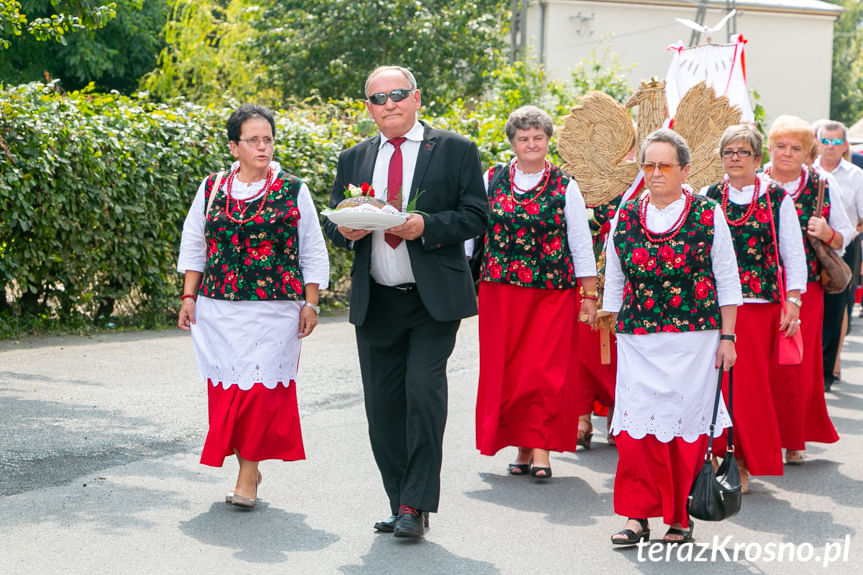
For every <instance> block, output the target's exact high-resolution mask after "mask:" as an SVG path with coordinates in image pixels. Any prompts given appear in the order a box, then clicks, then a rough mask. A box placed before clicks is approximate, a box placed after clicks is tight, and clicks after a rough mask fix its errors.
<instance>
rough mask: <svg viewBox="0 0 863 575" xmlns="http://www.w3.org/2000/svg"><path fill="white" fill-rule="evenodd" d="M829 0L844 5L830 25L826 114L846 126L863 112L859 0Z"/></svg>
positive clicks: (862, 35)
mask: <svg viewBox="0 0 863 575" xmlns="http://www.w3.org/2000/svg"><path fill="white" fill-rule="evenodd" d="M830 1H831V2H833V3H834V4H839V5H840V6H842V7H843V8H845V11H844V12H843V13H842V15H841V16H840V17H839V20H837V22H836V24H835V26H834V28H833V79H832V83H831V86H830V118H831V119H833V120H839V121H841V122H844V123H845V124H847V125H849V126H850V125H852V124H854V123H855V122H856V121H857V120H859V119H860V117H861V116H863V2H860V1H859V0H830Z"/></svg>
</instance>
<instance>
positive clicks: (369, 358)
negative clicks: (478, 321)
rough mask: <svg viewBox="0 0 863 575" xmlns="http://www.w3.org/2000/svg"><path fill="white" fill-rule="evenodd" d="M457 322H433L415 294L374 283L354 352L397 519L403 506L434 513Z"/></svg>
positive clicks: (377, 454)
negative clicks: (449, 362) (447, 372)
mask: <svg viewBox="0 0 863 575" xmlns="http://www.w3.org/2000/svg"><path fill="white" fill-rule="evenodd" d="M460 323H461V322H459V321H451V322H439V321H435V320H434V319H432V317H431V316H430V315H429V314H428V311H426V308H425V306H423V303H422V300H421V299H420V297H419V294H418V293H417V292H416V291H415V290H414V291H411V292H402V291H399V290H396V289H394V288H387V287H384V286H380V285H377V284H375V283H374V282H372V284H371V293H370V301H369V311H368V315H367V316H366V321H365V323H364V325H362V326H357V328H356V336H357V348H358V352H359V359H360V370H361V372H362V378H363V392H364V395H365V405H366V417H367V419H368V423H369V439H370V440H371V444H372V452H373V453H374V456H375V462H376V463H377V465H378V469H379V470H380V472H381V477H382V478H383V482H384V489H385V490H386V493H387V497H388V498H389V502H390V510H391V511H392V513H394V514H395V513H397V512H398V508H399V506H400V505H409V506H411V507H415V508H417V509H420V510H422V511H431V512H437V509H438V502H439V500H440V469H441V461H442V459H443V433H444V427H445V426H446V416H447V379H446V364H447V360H448V359H449V356H450V354H452V350H453V347H454V346H455V337H456V332H457V331H458V328H459V324H460Z"/></svg>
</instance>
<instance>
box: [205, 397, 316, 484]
mask: <svg viewBox="0 0 863 575" xmlns="http://www.w3.org/2000/svg"><path fill="white" fill-rule="evenodd" d="M207 395H208V401H209V421H210V429H209V431H208V432H207V439H206V440H205V442H204V449H203V451H202V452H201V463H202V464H204V465H210V466H212V467H221V466H222V464H223V463H224V461H225V457H227V456H229V455H234V454H235V453H239V455H240V457H242V458H243V459H247V460H249V461H263V460H265V459H281V460H282V461H297V460H300V459H305V458H306V454H305V450H304V449H303V436H302V431H301V429H300V414H299V410H298V408H297V384H296V382H294V381H291V382H290V385H288V386H287V387H285V386H284V385H283V384H281V383H279V384H277V385H276V387H275V388H273V389H268V388H267V387H265V386H264V385H263V384H261V383H256V384H254V385H253V386H252V387H251V389H249V390H242V389H240V388H239V387H237V386H236V385H231V386H229V387H228V388H227V389H225V388H224V387H223V386H222V385H221V384H219V385H213V384H212V383H211V382H210V381H209V380H208V381H207Z"/></svg>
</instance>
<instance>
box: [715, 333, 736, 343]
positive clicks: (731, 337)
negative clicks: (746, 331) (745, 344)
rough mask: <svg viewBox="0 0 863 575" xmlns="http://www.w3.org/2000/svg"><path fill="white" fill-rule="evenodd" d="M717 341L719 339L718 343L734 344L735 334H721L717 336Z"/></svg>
mask: <svg viewBox="0 0 863 575" xmlns="http://www.w3.org/2000/svg"><path fill="white" fill-rule="evenodd" d="M719 339H720V341H721V340H725V341H731V342H736V341H737V334H736V333H722V334H719Z"/></svg>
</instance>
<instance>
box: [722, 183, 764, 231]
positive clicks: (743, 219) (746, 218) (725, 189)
mask: <svg viewBox="0 0 863 575" xmlns="http://www.w3.org/2000/svg"><path fill="white" fill-rule="evenodd" d="M760 189H761V180H759V179H758V176H755V191H754V192H752V201H750V202H749V206H748V207H747V208H746V213H745V214H743V217H741V218H740V219H738V220H732V219H731V218H730V217H729V215H728V180H725V184H724V185H723V186H722V211H723V212H725V219H726V220H728V224H729V225H732V226H734V227H736V228H739V227H740V226H742V225H743V224H745V223H746V222H748V221H749V218H751V217H752V214H754V213H755V208H756V206H757V204H758V192H759V191H760Z"/></svg>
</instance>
